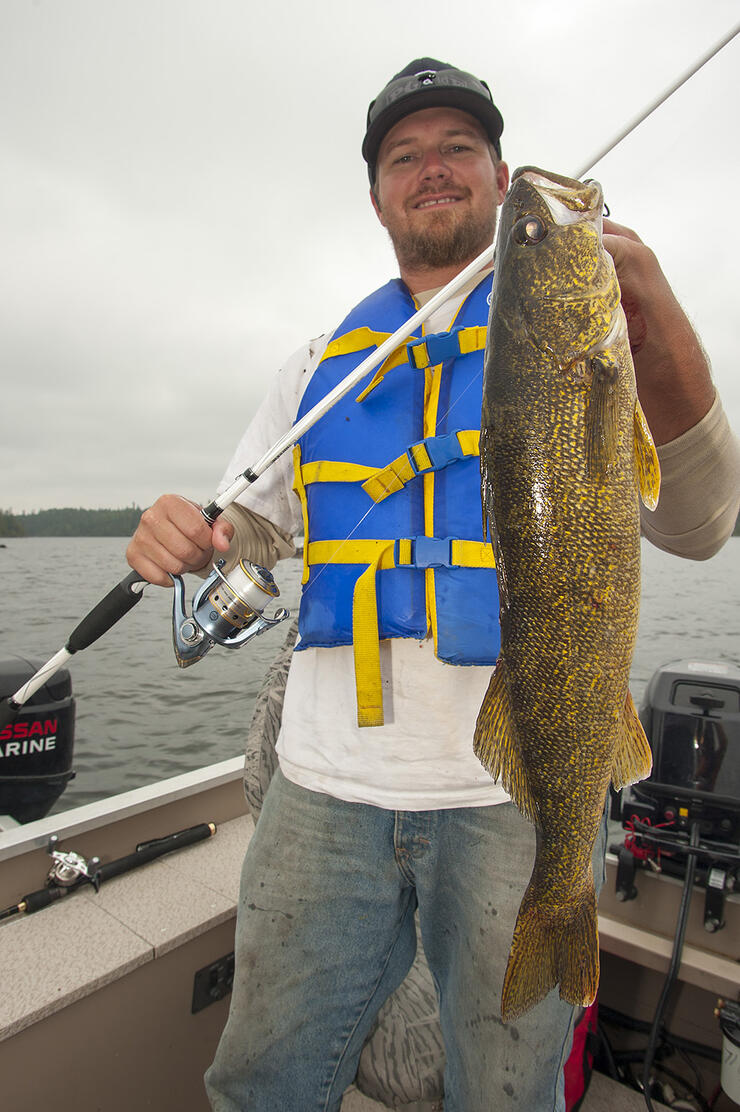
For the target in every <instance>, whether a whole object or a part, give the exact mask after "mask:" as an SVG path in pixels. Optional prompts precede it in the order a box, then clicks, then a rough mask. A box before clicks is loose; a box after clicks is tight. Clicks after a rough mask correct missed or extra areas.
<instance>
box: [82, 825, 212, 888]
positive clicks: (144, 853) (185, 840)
mask: <svg viewBox="0 0 740 1112" xmlns="http://www.w3.org/2000/svg"><path fill="white" fill-rule="evenodd" d="M214 833H215V827H214V826H213V824H212V823H208V822H202V823H200V824H199V825H198V826H191V827H189V828H188V829H187V830H180V831H178V832H177V834H169V835H168V836H167V837H166V838H158V839H157V840H156V841H153V842H145V843H144V844H143V845H142V846H141V848H140V849H137V850H136V851H135V852H134V853H128V854H126V856H125V857H119V858H118V859H117V860H116V861H109V862H108V863H107V864H106V865H101V866H100V868H99V869H98V872H97V876H98V880H99V881H100V882H101V884H102V882H103V881H104V880H110V879H111V877H114V876H121V875H122V874H123V873H128V872H130V871H131V869H138V868H139V866H140V865H146V864H147V862H149V861H154V860H156V858H157V857H163V856H164V854H165V853H172V851H173V850H176V849H184V848H185V846H192V845H195V843H196V842H202V841H204V839H206V838H210V837H211V835H212V834H214Z"/></svg>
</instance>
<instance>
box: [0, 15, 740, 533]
mask: <svg viewBox="0 0 740 1112" xmlns="http://www.w3.org/2000/svg"><path fill="white" fill-rule="evenodd" d="M453 10H454V12H455V15H454V18H453V16H452V14H451V13H452V11H453ZM737 20H738V3H737V0H711V2H706V3H701V4H697V3H696V0H611V2H610V3H608V4H598V3H596V2H594V0H569V2H568V3H562V2H560V0H519V2H518V3H512V2H511V0H503V2H502V0H489V2H488V3H484V2H482V0H474V2H473V0H456V3H455V4H454V5H451V4H450V3H449V0H445V2H442V0H427V2H426V3H424V4H418V3H417V4H402V3H399V2H398V0H366V2H365V3H362V4H360V3H356V2H355V0H341V2H339V0H313V2H310V3H306V2H300V3H299V2H297V0H283V2H282V3H275V4H269V5H268V4H264V3H260V4H257V3H254V2H253V0H252V2H238V0H208V2H206V0H200V2H196V0H116V2H113V0H0V105H2V108H1V109H0V259H1V260H2V263H1V265H0V368H1V372H2V403H1V405H0V413H1V414H2V418H1V420H0V509H8V508H12V509H13V510H14V511H16V512H20V511H23V510H34V509H41V508H45V507H51V506H70V505H71V506H87V507H99V506H114V507H115V506H125V505H130V504H131V503H133V502H136V503H138V504H139V505H142V506H144V505H148V504H149V503H150V502H152V501H153V500H154V499H155V498H156V496H157V495H158V494H159V493H162V492H163V491H165V490H176V491H179V492H182V493H184V494H187V495H189V496H191V497H193V498H196V499H199V500H202V501H207V500H208V499H210V498H211V497H212V496H213V494H214V493H215V489H216V484H217V482H218V480H219V479H220V477H221V474H222V472H223V469H224V467H225V466H226V464H227V461H228V459H229V458H230V456H231V453H232V450H233V448H234V445H235V443H236V441H237V440H238V438H239V436H240V435H241V433H242V431H243V428H244V426H245V425H246V424H247V422H248V421H249V419H250V417H251V416H252V414H253V413H254V411H255V409H256V407H257V405H258V404H259V401H260V399H261V397H262V395H263V393H264V391H265V389H266V383H267V381H268V378H269V376H270V374H271V373H272V372H273V370H274V369H275V368H276V367H277V366H278V365H279V364H280V363H281V362H282V361H283V360H284V358H285V357H286V356H287V355H288V354H290V352H291V351H293V350H294V349H295V348H297V347H298V346H299V345H300V344H301V343H303V342H304V341H305V340H306V339H308V338H309V337H311V336H314V335H317V334H318V333H320V332H322V331H325V330H326V329H328V328H331V327H333V326H334V325H335V324H336V323H338V321H339V320H340V319H341V318H342V317H343V316H344V314H345V312H346V310H347V309H348V308H349V307H351V305H352V304H353V303H354V302H355V301H356V300H358V299H359V298H360V297H361V296H363V295H364V294H365V293H367V292H369V291H370V290H371V289H373V288H375V287H376V286H378V285H380V284H382V283H383V282H384V281H386V280H387V279H388V278H389V277H391V276H393V274H395V273H396V271H395V261H394V259H393V256H392V253H391V251H390V247H389V245H388V243H387V240H386V238H385V233H384V232H383V231H382V229H381V228H380V227H379V225H378V224H377V221H376V218H375V216H374V214H373V213H372V210H371V208H370V204H369V201H368V197H367V177H366V171H365V165H364V163H363V161H362V158H361V156H360V144H361V141H362V136H363V133H364V124H365V114H366V111H367V105H368V102H369V101H370V100H371V99H372V98H373V97H374V96H375V95H376V94H377V93H378V91H379V90H380V88H381V87H382V86H383V85H384V84H385V82H386V80H387V79H388V78H389V77H390V76H392V74H393V73H395V72H397V71H398V70H399V69H401V68H402V67H403V66H404V65H405V64H406V63H407V62H409V61H411V59H413V58H416V57H419V56H422V55H431V56H433V57H438V58H441V59H443V60H445V61H450V62H452V63H454V64H455V65H458V66H459V67H461V68H463V69H467V70H469V71H471V72H473V73H475V74H476V75H478V76H480V77H483V78H484V79H486V80H487V81H488V83H489V85H490V86H491V89H492V91H493V96H494V100H495V101H496V103H497V105H498V106H499V108H500V109H501V111H502V114H503V116H504V119H505V121H506V126H505V131H504V135H503V151H504V157H505V158H506V159H507V160H508V161H509V163H510V165H511V167H512V169H513V168H514V167H515V166H517V165H521V164H523V163H534V164H536V165H539V166H542V167H544V168H546V169H550V170H555V171H557V172H560V173H565V174H569V173H573V172H575V171H576V170H577V169H578V168H579V167H581V166H583V165H584V164H585V163H586V161H587V160H588V159H589V157H590V156H591V155H592V154H595V153H596V152H597V151H598V150H600V149H601V148H602V147H603V146H604V145H605V144H606V143H607V142H608V141H609V140H610V139H611V138H613V137H614V136H616V135H617V134H618V133H619V131H620V130H621V129H622V128H623V127H624V125H625V124H626V123H627V122H629V121H630V120H632V119H633V118H634V117H635V116H636V115H637V114H638V113H639V112H640V111H641V110H642V109H643V108H644V107H645V106H647V105H648V104H649V103H650V102H652V101H653V100H654V99H655V98H656V97H657V96H658V95H659V94H660V93H662V92H663V91H664V90H665V89H666V88H667V87H668V86H669V85H670V84H671V83H672V82H674V81H675V80H676V79H677V78H678V77H679V76H680V75H681V74H683V73H684V72H685V71H686V70H688V69H689V68H690V67H691V66H692V65H693V64H694V62H695V61H696V60H698V58H699V57H700V56H701V55H702V54H703V53H704V52H705V51H707V50H709V49H710V48H711V47H712V46H713V45H714V44H715V43H717V42H718V41H719V40H720V39H721V38H722V37H723V36H724V35H725V34H726V33H727V32H728V31H730V30H731V28H732V26H733V24H736V23H737ZM739 91H740V38H738V39H735V41H734V42H733V43H732V44H731V45H730V46H728V47H726V48H725V49H724V50H723V51H722V52H721V53H720V54H719V55H718V56H717V58H715V59H714V60H713V61H712V62H710V63H709V64H708V65H707V66H706V67H705V68H704V69H703V70H702V71H701V72H700V73H699V74H698V75H697V76H695V77H694V78H692V79H691V81H690V82H688V84H687V85H685V86H684V87H683V88H682V89H681V90H680V91H679V92H678V93H676V94H675V95H674V96H673V97H672V98H671V99H670V101H668V103H667V104H666V105H665V106H663V107H662V108H660V109H659V110H658V111H657V112H656V113H655V114H654V115H653V116H652V117H651V118H650V119H649V121H647V122H646V123H645V124H643V125H642V126H641V127H640V128H639V129H638V131H636V132H635V133H633V135H631V136H630V137H629V138H628V139H627V140H625V141H624V142H623V143H622V144H621V145H620V146H619V147H618V148H617V149H616V150H615V151H614V153H613V154H611V155H609V156H608V157H606V158H605V159H604V160H603V161H602V162H601V163H599V165H598V166H597V167H596V169H595V171H592V173H591V175H590V176H593V177H598V178H599V180H601V182H602V183H603V185H604V189H605V194H606V199H607V202H608V204H609V206H610V207H611V211H612V215H613V217H614V219H616V220H617V221H619V222H620V223H623V224H627V225H629V226H631V227H633V228H634V229H635V230H636V231H638V232H639V234H640V235H641V236H642V238H643V239H644V240H645V241H646V242H648V243H649V244H650V245H651V246H652V247H654V248H655V250H656V252H657V253H658V256H659V258H660V260H661V262H662V264H663V267H664V270H665V271H666V273H667V275H668V277H669V280H670V281H671V283H672V284H673V286H674V289H675V290H676V292H677V293H678V295H679V297H680V299H681V301H682V303H683V304H684V306H685V308H686V310H687V312H688V313H689V315H690V317H691V318H692V320H693V321H694V323H695V325H696V327H697V329H698V331H699V333H700V335H701V336H702V338H703V341H704V344H705V346H706V348H707V350H708V352H709V354H710V357H711V359H712V363H713V368H714V376H715V380H716V382H717V384H718V387H719V389H720V392H721V394H722V397H723V400H724V403H725V407H726V409H727V410H728V412H729V414H730V418H731V421H732V423H733V425H734V427H735V429H736V430H737V429H739V428H740V367H739V365H738V363H739V360H738V355H737V347H738V344H737V331H738V317H739V316H740V306H739V305H738V257H739V255H740V233H739V231H738V228H739V225H740V221H739V220H738V214H737V197H736V195H737V187H738V181H740V153H739V151H738V142H737V112H738V104H739V102H740V98H739V97H738V92H739Z"/></svg>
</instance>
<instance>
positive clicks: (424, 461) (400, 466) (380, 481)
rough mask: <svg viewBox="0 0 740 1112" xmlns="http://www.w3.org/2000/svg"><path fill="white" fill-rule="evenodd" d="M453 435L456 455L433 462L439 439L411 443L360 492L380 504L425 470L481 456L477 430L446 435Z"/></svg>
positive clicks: (464, 430)
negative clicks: (456, 447)
mask: <svg viewBox="0 0 740 1112" xmlns="http://www.w3.org/2000/svg"><path fill="white" fill-rule="evenodd" d="M452 435H454V436H455V438H456V440H457V444H458V448H459V454H458V453H454V454H453V455H449V454H447V458H445V459H444V460H443V461H442V462H439V461H436V462H435V452H434V446H435V443H439V442H441V441H442V437H427V438H426V439H425V440H420V441H418V443H416V444H412V445H411V446H410V447H409V448H407V449H406V451H405V452H404V453H403V455H402V456H398V457H397V458H396V459H394V460H392V461H391V463H389V464H387V465H386V466H385V467H382V468H380V469H379V470H377V471H375V472H373V474H372V475H371V476H370V477H369V478H368V479H367V480H366V481H365V482H364V483H363V484H362V489H363V490H364V491H365V492H366V493H367V494H369V495H370V497H371V498H372V500H373V502H382V501H383V499H384V498H387V497H388V495H389V494H395V493H396V491H398V490H402V489H403V488H404V487H405V486H406V483H410V482H411V480H412V479H415V478H416V476H417V475H423V474H425V472H427V471H437V470H439V469H440V468H441V467H446V466H447V464H448V463H452V462H453V461H454V460H456V459H463V458H464V457H466V456H477V455H479V454H480V451H479V442H480V430H479V429H458V430H457V431H456V432H455V433H454V434H448V436H452Z"/></svg>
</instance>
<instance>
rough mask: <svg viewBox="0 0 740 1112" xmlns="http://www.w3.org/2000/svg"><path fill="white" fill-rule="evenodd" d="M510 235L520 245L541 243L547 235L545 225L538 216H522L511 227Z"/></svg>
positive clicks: (527, 245)
mask: <svg viewBox="0 0 740 1112" xmlns="http://www.w3.org/2000/svg"><path fill="white" fill-rule="evenodd" d="M512 235H513V236H514V239H515V240H516V242H517V243H520V244H521V245H522V247H529V246H531V245H532V244H533V243H541V242H542V240H543V239H544V238H545V236H546V235H547V225H546V224H545V222H544V220H540V218H539V216H522V217H521V219H519V220H517V222H516V224H515V225H514V227H513V228H512Z"/></svg>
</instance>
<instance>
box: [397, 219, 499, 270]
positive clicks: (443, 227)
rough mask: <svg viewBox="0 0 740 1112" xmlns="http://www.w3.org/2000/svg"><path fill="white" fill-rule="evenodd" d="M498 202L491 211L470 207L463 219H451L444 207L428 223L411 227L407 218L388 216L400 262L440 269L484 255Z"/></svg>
mask: <svg viewBox="0 0 740 1112" xmlns="http://www.w3.org/2000/svg"><path fill="white" fill-rule="evenodd" d="M497 215H498V211H497V206H496V204H495V203H494V204H493V206H492V208H491V209H490V210H489V211H487V212H470V211H468V212H467V213H466V214H465V215H464V216H463V217H462V218H461V219H450V217H451V216H453V214H452V213H449V212H446V211H445V210H444V209H443V210H442V211H441V212H440V213H438V214H436V216H435V218H434V219H433V220H430V221H429V222H428V225H427V227H425V228H423V229H416V228H411V227H409V224H408V223H407V222H406V221H405V220H403V219H399V220H395V219H392V220H388V218H387V215H386V230H387V232H388V235H389V236H390V240H391V243H392V244H393V250H394V251H395V253H396V258H397V259H398V263H399V266H400V267H401V268H402V269H403V268H407V269H409V270H427V269H435V270H436V269H439V268H441V267H447V266H461V265H463V264H464V263H467V262H469V261H470V260H471V259H474V258H476V257H477V256H478V255H480V253H481V251H484V250H485V249H486V247H489V246H490V244H491V243H492V242H493V236H494V232H495V230H496V217H497Z"/></svg>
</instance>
